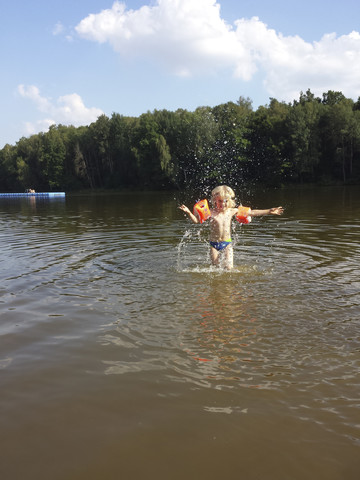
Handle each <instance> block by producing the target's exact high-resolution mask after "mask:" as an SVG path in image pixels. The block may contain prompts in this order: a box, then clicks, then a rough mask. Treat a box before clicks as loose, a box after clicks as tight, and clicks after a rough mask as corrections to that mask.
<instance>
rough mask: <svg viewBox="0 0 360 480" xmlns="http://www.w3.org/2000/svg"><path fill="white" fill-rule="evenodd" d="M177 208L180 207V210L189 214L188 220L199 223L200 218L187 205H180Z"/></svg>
mask: <svg viewBox="0 0 360 480" xmlns="http://www.w3.org/2000/svg"><path fill="white" fill-rule="evenodd" d="M179 208H180V210H182V211H183V212H185V213H186V214H187V215H189V217H190V220H191V221H192V222H193V223H200V220H199V219H198V218H197V217H196V216H195V215H194V214H193V213H192V212H191V211H190V210H189V209H188V207H187V206H186V205H180V207H179Z"/></svg>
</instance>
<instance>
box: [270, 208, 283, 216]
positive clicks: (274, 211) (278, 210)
mask: <svg viewBox="0 0 360 480" xmlns="http://www.w3.org/2000/svg"><path fill="white" fill-rule="evenodd" d="M283 213H284V209H283V207H274V208H270V215H282V214H283Z"/></svg>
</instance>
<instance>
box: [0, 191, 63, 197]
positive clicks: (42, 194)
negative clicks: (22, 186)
mask: <svg viewBox="0 0 360 480" xmlns="http://www.w3.org/2000/svg"><path fill="white" fill-rule="evenodd" d="M0 197H65V192H35V193H0Z"/></svg>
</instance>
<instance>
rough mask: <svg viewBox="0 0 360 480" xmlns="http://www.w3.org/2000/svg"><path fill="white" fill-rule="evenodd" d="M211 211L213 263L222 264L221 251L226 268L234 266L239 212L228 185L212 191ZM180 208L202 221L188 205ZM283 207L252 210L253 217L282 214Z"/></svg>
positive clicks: (196, 221)
mask: <svg viewBox="0 0 360 480" xmlns="http://www.w3.org/2000/svg"><path fill="white" fill-rule="evenodd" d="M211 203H212V206H213V208H211V210H210V213H211V217H210V258H211V263H212V264H213V265H217V266H218V265H219V264H220V253H222V254H223V255H224V260H225V268H226V269H227V270H231V269H232V268H233V247H232V240H231V221H232V218H233V217H234V216H235V215H236V214H237V213H238V208H235V193H234V191H233V190H232V189H231V188H230V187H228V186H226V185H220V186H219V187H216V188H214V190H213V191H212V192H211ZM179 208H180V210H182V211H183V212H185V213H186V214H187V215H188V216H189V217H190V219H191V220H192V222H193V223H201V222H200V217H199V215H198V213H197V212H196V211H195V214H194V213H192V212H191V211H190V210H189V208H188V207H187V206H186V205H181V206H180V207H179ZM283 212H284V209H283V207H274V208H268V209H266V210H250V211H249V215H250V216H251V217H260V216H263V215H282V213H283Z"/></svg>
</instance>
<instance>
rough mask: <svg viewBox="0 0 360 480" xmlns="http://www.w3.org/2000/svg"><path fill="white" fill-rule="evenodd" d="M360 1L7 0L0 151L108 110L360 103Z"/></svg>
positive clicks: (0, 4) (0, 68)
mask: <svg viewBox="0 0 360 480" xmlns="http://www.w3.org/2000/svg"><path fill="white" fill-rule="evenodd" d="M359 19H360V2H359V1H358V0H342V1H341V2H335V1H334V0H311V1H310V0H218V1H216V0H126V1H115V0H61V1H59V0H32V1H29V0H12V1H10V0H0V24H1V27H0V148H3V146H4V145H5V144H7V143H8V144H10V145H15V144H16V142H17V141H18V140H19V139H20V138H21V137H28V136H30V135H32V134H34V133H39V132H46V131H47V130H48V128H49V126H50V125H53V124H62V125H74V126H80V125H89V124H90V123H92V122H94V121H96V119H97V118H98V117H99V115H102V114H105V115H107V116H109V117H110V116H111V115H112V113H114V112H115V113H119V114H121V115H125V116H140V115H141V114H142V113H145V112H147V111H153V110H155V109H156V110H161V109H167V110H171V111H175V110H177V109H178V108H181V109H186V110H189V111H194V110H195V109H196V108H197V107H200V106H210V107H213V106H215V105H219V104H221V103H226V102H229V101H233V102H236V101H237V100H238V99H239V98H240V97H245V98H250V99H251V100H252V102H253V108H254V109H256V108H258V107H259V106H260V105H268V104H269V102H270V99H271V98H276V99H277V100H279V101H285V102H292V101H293V100H297V99H298V98H299V94H300V92H301V91H302V92H306V91H307V90H308V89H310V90H311V91H312V92H313V93H314V94H315V95H317V96H320V97H322V94H323V93H325V92H327V91H328V90H334V91H341V92H342V93H343V94H344V95H345V96H346V97H347V98H352V99H354V100H357V99H358V98H359V96H360V33H359V32H360V23H359Z"/></svg>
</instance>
